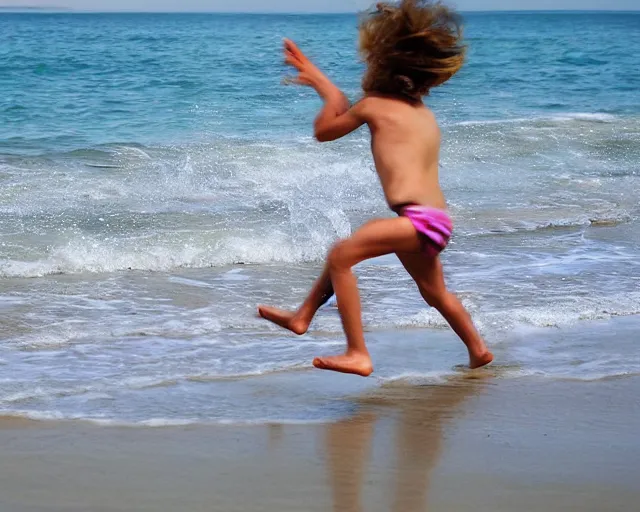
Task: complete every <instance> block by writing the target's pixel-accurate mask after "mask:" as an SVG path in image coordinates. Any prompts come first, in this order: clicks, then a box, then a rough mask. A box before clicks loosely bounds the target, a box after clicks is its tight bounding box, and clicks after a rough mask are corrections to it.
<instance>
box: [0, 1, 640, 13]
mask: <svg viewBox="0 0 640 512" xmlns="http://www.w3.org/2000/svg"><path fill="white" fill-rule="evenodd" d="M371 3H373V2H372V1H369V0H0V6H27V5H38V6H43V7H52V6H60V7H70V8H73V9H81V10H91V11H96V10H100V11H102V10H109V11H114V10H129V11H131V10H134V11H261V12H268V11H288V12H300V11H325V12H326V11H330V12H340V11H355V10H359V9H363V8H365V7H367V6H368V5H370V4H371ZM450 3H452V4H453V5H455V6H457V7H458V8H459V9H460V10H493V9H507V10H515V9H617V10H638V9H640V0H451V2H450Z"/></svg>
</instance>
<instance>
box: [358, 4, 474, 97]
mask: <svg viewBox="0 0 640 512" xmlns="http://www.w3.org/2000/svg"><path fill="white" fill-rule="evenodd" d="M360 52H361V55H362V57H363V60H364V62H365V63H366V64H367V72H366V73H365V76H364V78H363V81H362V87H363V89H364V90H365V92H378V93H383V94H393V95H401V96H405V97H410V98H419V97H422V96H425V95H427V94H429V90H430V89H432V88H433V87H436V86H438V85H441V84H443V83H444V82H446V81H447V80H449V79H450V78H451V77H452V76H453V75H455V74H456V73H457V72H458V71H459V70H460V68H461V67H462V64H463V63H464V58H465V52H466V47H465V45H464V43H463V41H462V24H461V19H460V17H459V15H458V14H457V13H456V12H455V11H454V10H452V9H450V8H448V7H446V6H445V5H444V4H442V3H441V2H433V1H429V0H401V1H400V2H381V3H379V4H377V6H376V9H375V10H373V11H369V12H368V13H366V14H365V16H364V18H363V19H362V21H361V23H360Z"/></svg>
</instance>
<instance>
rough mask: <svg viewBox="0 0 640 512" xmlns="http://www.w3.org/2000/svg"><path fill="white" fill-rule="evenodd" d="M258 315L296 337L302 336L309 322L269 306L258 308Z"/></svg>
mask: <svg viewBox="0 0 640 512" xmlns="http://www.w3.org/2000/svg"><path fill="white" fill-rule="evenodd" d="M258 314H259V315H260V316H261V317H262V318H264V319H265V320H269V321H270V322H273V323H274V324H276V325H279V326H280V327H284V328H285V329H289V330H290V331H291V332H294V333H296V334H298V335H302V334H304V333H305V332H307V329H309V322H306V321H305V320H304V319H302V318H300V317H298V316H297V315H296V313H292V312H291V311H284V310H283V309H278V308H272V307H271V306H258Z"/></svg>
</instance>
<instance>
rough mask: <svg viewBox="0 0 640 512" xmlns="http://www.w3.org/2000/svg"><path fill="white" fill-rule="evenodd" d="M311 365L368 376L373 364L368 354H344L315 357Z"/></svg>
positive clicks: (322, 368)
mask: <svg viewBox="0 0 640 512" xmlns="http://www.w3.org/2000/svg"><path fill="white" fill-rule="evenodd" d="M313 366H315V367H316V368H319V369H320V370H331V371H333V372H340V373H351V374H354V375H360V376H361V377H368V376H369V375H371V374H372V373H373V364H371V358H370V357H369V354H361V353H357V354H344V355H342V356H330V357H316V358H315V359H314V360H313Z"/></svg>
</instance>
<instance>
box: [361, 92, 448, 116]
mask: <svg viewBox="0 0 640 512" xmlns="http://www.w3.org/2000/svg"><path fill="white" fill-rule="evenodd" d="M355 107H356V108H357V109H358V110H359V112H360V113H361V114H363V115H368V116H376V115H380V114H385V115H388V114H393V113H395V112H398V114H399V115H403V116H406V115H412V113H413V114H416V115H418V116H424V117H427V118H430V119H433V120H434V121H435V115H434V113H433V111H432V110H431V109H430V108H429V107H427V106H426V105H425V104H424V103H423V102H422V101H421V100H416V101H410V100H407V99H404V98H400V97H397V96H387V95H382V94H366V95H365V96H363V97H362V99H361V100H360V101H359V102H358V103H356V105H355Z"/></svg>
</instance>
